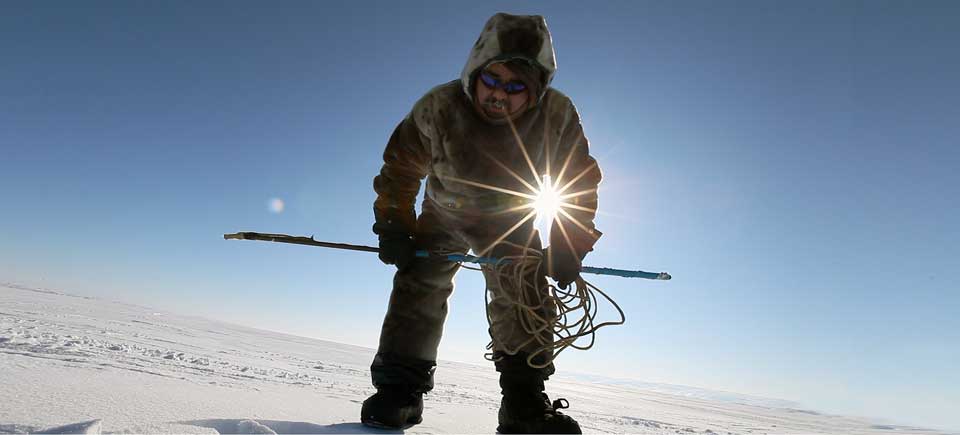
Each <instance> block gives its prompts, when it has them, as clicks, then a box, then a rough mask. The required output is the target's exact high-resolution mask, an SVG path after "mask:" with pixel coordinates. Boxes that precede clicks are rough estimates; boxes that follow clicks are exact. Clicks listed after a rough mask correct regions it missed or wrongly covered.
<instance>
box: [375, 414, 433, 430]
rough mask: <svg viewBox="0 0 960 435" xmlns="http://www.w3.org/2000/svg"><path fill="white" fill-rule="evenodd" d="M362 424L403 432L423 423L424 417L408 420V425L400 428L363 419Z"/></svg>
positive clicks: (405, 424)
mask: <svg viewBox="0 0 960 435" xmlns="http://www.w3.org/2000/svg"><path fill="white" fill-rule="evenodd" d="M360 422H361V423H363V425H364V426H367V427H372V428H374V429H385V430H397V429H401V430H402V429H409V428H411V427H413V426H416V425H418V424H420V423H423V417H410V418H409V419H407V422H406V423H404V424H402V425H400V426H396V425H392V424H386V423H382V422H380V421H377V420H374V419H361V420H360Z"/></svg>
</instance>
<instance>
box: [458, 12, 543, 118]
mask: <svg viewBox="0 0 960 435" xmlns="http://www.w3.org/2000/svg"><path fill="white" fill-rule="evenodd" d="M510 59H525V60H527V61H530V62H532V63H533V64H534V65H536V66H537V67H539V68H540V69H541V70H542V71H543V83H541V86H540V94H539V95H537V96H536V97H537V98H536V101H538V102H539V101H540V99H541V98H543V95H544V94H545V93H546V91H547V87H548V86H549V85H550V82H551V81H552V80H553V75H554V73H555V72H556V71H557V58H556V54H555V53H554V52H553V40H552V38H551V37H550V31H549V30H547V22H546V20H544V19H543V17H542V16H540V15H510V14H506V13H503V12H500V13H498V14H496V15H494V16H492V17H490V19H489V20H487V24H486V25H485V26H484V27H483V32H481V33H480V37H479V38H477V42H476V43H474V44H473V49H472V50H470V57H469V58H468V59H467V64H466V65H465V66H464V67H463V71H462V72H461V73H460V81H461V83H462V85H463V92H464V93H465V94H467V98H469V99H470V101H473V83H474V78H475V77H476V74H477V72H478V71H479V70H480V68H483V67H485V66H486V65H487V64H489V63H491V62H494V61H508V60H510Z"/></svg>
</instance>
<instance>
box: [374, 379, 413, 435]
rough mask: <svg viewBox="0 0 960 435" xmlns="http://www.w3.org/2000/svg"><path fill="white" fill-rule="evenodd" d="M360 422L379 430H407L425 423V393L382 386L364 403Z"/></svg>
mask: <svg viewBox="0 0 960 435" xmlns="http://www.w3.org/2000/svg"><path fill="white" fill-rule="evenodd" d="M360 421H361V422H362V423H363V424H364V425H366V426H370V427H374V428H377V429H406V428H408V427H410V426H413V425H415V424H419V423H420V422H422V421H423V393H421V392H418V391H416V390H415V389H411V388H410V387H408V386H405V385H382V386H380V387H379V388H378V389H377V392H376V394H374V395H372V396H370V397H369V398H368V399H367V400H364V401H363V408H362V409H361V410H360Z"/></svg>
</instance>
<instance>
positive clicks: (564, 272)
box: [543, 246, 583, 290]
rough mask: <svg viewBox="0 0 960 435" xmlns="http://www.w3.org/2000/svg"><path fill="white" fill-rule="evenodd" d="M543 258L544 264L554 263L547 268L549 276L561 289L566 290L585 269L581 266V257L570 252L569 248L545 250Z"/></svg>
mask: <svg viewBox="0 0 960 435" xmlns="http://www.w3.org/2000/svg"><path fill="white" fill-rule="evenodd" d="M543 258H544V262H546V261H552V264H550V265H549V266H548V267H547V276H549V277H550V278H553V280H554V281H556V282H557V285H559V286H560V288H561V289H564V290H566V289H567V287H568V286H569V285H570V284H571V283H573V282H574V281H576V280H577V278H579V277H580V269H581V268H582V267H583V266H582V265H581V264H580V257H579V256H578V255H576V254H574V253H572V252H570V249H569V248H567V247H564V248H559V249H553V246H550V247H548V248H547V249H544V253H543ZM551 266H552V267H551ZM551 272H552V273H551Z"/></svg>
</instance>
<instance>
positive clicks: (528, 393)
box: [494, 353, 581, 434]
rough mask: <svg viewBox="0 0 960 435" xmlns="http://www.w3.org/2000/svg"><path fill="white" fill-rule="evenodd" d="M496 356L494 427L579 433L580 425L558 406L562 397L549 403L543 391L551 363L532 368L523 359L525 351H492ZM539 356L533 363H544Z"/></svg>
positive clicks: (563, 402)
mask: <svg viewBox="0 0 960 435" xmlns="http://www.w3.org/2000/svg"><path fill="white" fill-rule="evenodd" d="M494 357H495V358H497V360H496V366H497V371H499V372H500V388H501V390H502V392H503V400H501V401H500V412H499V413H498V420H499V423H500V425H499V426H498V427H497V432H499V433H558V434H560V433H562V434H571V433H573V434H578V433H581V431H580V425H579V424H577V421H576V420H574V419H573V418H571V417H570V416H569V415H564V414H563V413H561V412H560V411H558V410H559V409H563V408H566V407H567V406H568V403H567V400H566V399H558V400H555V401H554V402H553V403H551V402H550V398H549V397H547V395H546V393H544V392H543V390H544V385H543V381H545V380H547V379H548V378H549V377H550V375H552V374H553V372H554V367H553V364H547V365H546V366H545V367H543V368H533V367H531V366H530V365H529V364H528V363H527V356H526V355H525V354H518V355H504V354H496V353H495V354H494ZM544 362H545V361H543V360H542V359H535V360H534V363H536V364H544Z"/></svg>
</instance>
